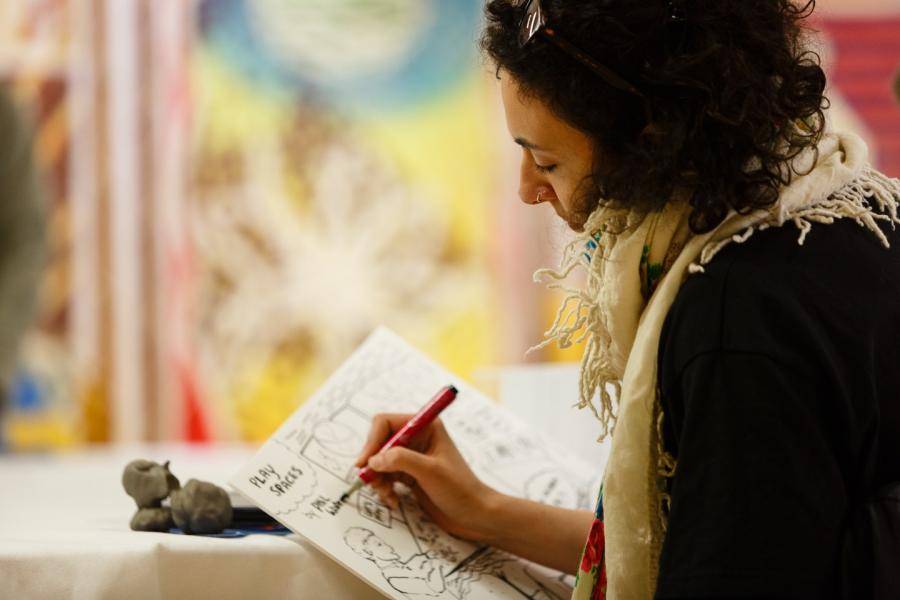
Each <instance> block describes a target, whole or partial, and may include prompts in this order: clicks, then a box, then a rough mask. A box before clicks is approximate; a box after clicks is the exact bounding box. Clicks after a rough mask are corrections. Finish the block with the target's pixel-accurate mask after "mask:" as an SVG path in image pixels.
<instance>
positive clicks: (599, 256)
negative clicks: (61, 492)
mask: <svg viewBox="0 0 900 600" xmlns="http://www.w3.org/2000/svg"><path fill="white" fill-rule="evenodd" d="M867 155H868V152H867V149H866V146H865V144H864V143H863V142H862V140H861V139H860V138H858V137H857V136H855V135H845V134H828V135H825V136H823V138H822V140H821V141H820V143H819V145H818V151H814V150H811V149H810V150H807V151H805V152H804V153H803V154H801V155H799V156H798V157H797V158H796V159H795V160H794V163H793V164H794V167H795V169H796V172H798V173H807V174H806V175H799V176H795V177H794V179H793V180H792V182H791V183H790V184H789V185H788V186H786V187H785V188H784V189H783V190H782V192H781V195H780V197H779V200H778V202H777V203H776V204H775V205H774V206H772V207H771V208H770V209H767V210H760V211H756V212H754V213H751V214H748V215H738V214H731V215H729V217H728V218H726V220H725V221H724V222H723V223H722V224H721V225H719V226H718V227H717V228H716V229H715V230H714V231H712V232H710V233H706V234H702V235H693V234H691V232H690V230H689V228H688V225H687V217H688V214H689V212H690V207H689V206H688V205H687V204H686V203H685V202H679V201H673V202H670V203H669V204H668V205H667V206H666V207H665V208H664V209H663V211H662V212H661V213H656V214H654V215H650V216H645V215H640V214H636V213H633V212H625V211H622V210H616V209H613V208H609V207H601V208H599V209H598V210H596V211H595V212H594V213H593V214H592V215H591V216H590V218H589V219H588V221H587V223H586V225H585V228H584V231H585V233H584V234H582V235H580V236H579V237H578V238H577V239H576V240H574V241H573V242H572V243H571V244H570V245H569V246H568V247H567V248H566V251H565V253H564V255H563V259H562V266H561V268H560V269H558V270H547V269H544V270H541V271H538V272H537V273H535V278H536V280H539V279H540V277H541V276H549V277H551V278H553V279H554V280H556V281H557V283H554V284H553V285H552V286H551V287H560V288H562V289H565V290H566V291H567V292H568V293H569V296H568V297H567V298H566V300H565V301H564V303H563V305H562V306H561V307H560V310H559V312H558V313H557V317H556V320H555V322H554V324H553V326H552V328H551V329H550V330H549V331H548V332H547V334H546V340H545V341H544V342H543V343H542V344H541V345H540V346H537V347H541V346H544V345H546V344H548V343H551V342H552V341H557V342H558V343H559V344H560V345H561V346H563V347H566V346H569V345H571V344H572V343H578V342H582V341H583V342H584V343H585V348H584V354H583V357H582V362H581V392H580V402H579V404H578V406H579V407H582V408H583V407H590V408H591V409H592V411H593V412H594V414H595V415H596V416H597V418H598V419H599V420H600V422H601V424H602V432H601V436H600V437H601V439H602V438H603V437H605V436H606V435H607V434H608V433H610V432H611V430H612V428H613V425H614V429H615V432H614V434H613V437H612V449H611V451H610V456H609V462H608V464H607V467H606V473H605V476H604V483H603V503H604V525H605V537H606V540H605V543H606V546H605V557H606V577H607V582H608V587H607V598H610V599H612V600H622V599H627V600H632V599H634V600H644V599H649V598H652V597H653V594H654V591H655V589H656V577H657V570H658V563H659V552H660V548H661V545H662V539H663V536H664V532H665V524H666V523H665V514H666V510H665V508H666V506H665V505H666V503H667V498H666V497H665V494H664V493H663V492H662V491H661V490H662V489H663V487H662V486H663V483H664V481H665V477H668V476H671V475H672V473H673V472H674V469H675V464H674V461H673V460H672V459H671V457H670V456H668V455H666V454H665V453H664V452H663V451H662V443H661V439H660V433H659V432H660V431H661V429H660V427H659V425H660V424H661V421H662V415H661V412H660V409H659V405H658V397H657V373H656V368H657V351H658V346H659V337H660V332H661V329H662V325H663V320H664V319H665V317H666V314H667V313H668V310H669V307H670V306H671V304H672V302H673V300H674V299H675V296H676V294H677V293H678V289H679V288H680V287H681V283H682V282H683V281H684V279H685V277H687V276H688V274H690V273H698V272H702V271H703V265H705V264H707V263H708V262H709V261H710V260H712V259H713V257H715V255H716V254H717V253H718V252H719V251H720V250H721V249H722V248H723V247H725V246H726V245H728V244H729V243H741V242H743V241H745V240H747V239H748V238H749V237H750V236H751V235H753V233H754V232H755V231H759V230H763V229H766V228H768V227H779V226H781V225H784V224H785V223H788V222H792V223H794V224H795V225H796V226H797V228H798V229H799V231H800V233H799V240H798V241H799V243H800V244H803V241H804V239H805V237H806V235H807V234H808V233H809V230H810V227H811V225H812V223H832V222H834V221H835V220H836V219H842V218H851V219H854V220H856V221H857V222H858V223H859V224H860V225H861V226H863V227H865V228H866V229H868V230H870V231H871V232H872V233H873V234H875V235H876V236H878V238H879V239H880V240H881V242H882V243H883V244H884V245H885V246H887V245H888V241H887V238H886V237H885V236H884V234H883V232H882V231H881V229H880V228H879V224H880V222H883V223H884V224H886V225H887V226H890V227H893V226H894V225H895V224H896V223H900V218H898V213H897V208H898V206H897V203H898V200H900V181H898V180H896V179H888V178H887V177H885V176H884V175H882V174H881V173H878V172H877V171H875V170H873V169H872V168H871V167H869V166H868V164H867V162H866V159H867ZM598 233H599V236H598V235H597V234H598ZM648 240H651V241H648ZM597 242H599V247H597V249H596V250H595V252H594V257H593V259H590V258H589V257H586V256H584V255H583V254H582V249H583V248H584V246H585V245H586V244H596V243H597ZM645 247H646V248H647V249H645ZM648 251H649V253H650V255H651V256H650V259H651V260H650V262H651V263H662V264H663V266H664V268H667V269H668V270H667V273H666V274H665V275H664V276H663V278H662V279H661V280H660V282H659V285H658V287H657V288H656V289H655V291H653V293H652V296H650V298H649V300H648V301H645V299H644V296H643V294H642V293H641V276H640V265H641V264H642V256H643V257H644V260H645V261H646V254H647V252H648ZM578 266H581V267H584V268H585V270H586V271H587V282H586V285H585V287H584V289H583V290H578V289H572V288H565V287H563V286H562V284H561V283H559V282H560V281H561V280H562V279H565V278H566V276H568V275H569V274H570V273H571V272H572V271H573V270H574V269H575V268H576V267H578ZM537 347H536V348H537ZM611 391H612V394H611V393H610V392H611ZM616 397H618V400H617V402H615V398H616ZM595 399H596V400H595ZM614 402H615V404H616V405H617V410H614Z"/></svg>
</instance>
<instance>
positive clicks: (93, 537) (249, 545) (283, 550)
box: [0, 445, 383, 600]
mask: <svg viewBox="0 0 900 600" xmlns="http://www.w3.org/2000/svg"><path fill="white" fill-rule="evenodd" d="M251 454H252V449H250V448H248V447H242V446H240V447H236V446H229V447H221V446H219V447H202V446H198V447H191V446H185V445H177V446H175V445H173V446H155V447H146V446H143V447H116V448H106V449H97V450H93V451H86V452H78V453H74V454H69V455H62V456H15V455H12V456H0V598H16V599H26V598H48V599H50V598H52V599H54V600H56V599H61V598H73V599H86V598H111V599H113V598H127V599H143V598H147V599H155V598H166V599H178V598H186V599H187V598H190V599H194V598H217V599H229V598H252V599H265V598H279V599H286V598H309V599H316V600H318V599H329V600H330V599H334V600H344V599H346V600H351V599H353V600H369V599H380V598H382V597H383V596H381V594H379V593H378V592H376V591H374V590H373V589H372V588H371V587H369V586H368V585H366V584H365V583H363V582H362V581H360V580H359V579H357V578H356V577H355V576H354V575H352V574H351V573H350V572H348V571H347V570H345V569H344V568H343V567H341V566H339V565H338V564H337V563H335V562H333V561H332V560H331V559H330V558H328V557H327V556H325V555H323V554H321V553H320V552H318V551H317V550H316V549H314V548H312V547H311V546H310V545H309V544H307V543H306V542H305V541H303V540H302V539H300V538H299V537H298V536H296V535H290V536H286V537H280V536H271V535H253V536H248V537H245V538H238V539H217V538H207V537H198V536H187V535H173V534H166V533H147V532H134V531H131V530H130V529H129V528H128V523H129V521H130V519H131V516H132V515H133V514H134V512H135V510H136V508H135V505H134V502H133V501H132V500H131V498H129V497H128V496H126V495H125V492H124V491H123V490H122V486H121V483H120V479H121V475H122V468H123V467H124V466H125V464H126V463H127V462H128V461H130V460H132V459H134V458H148V459H151V460H157V461H160V462H162V461H163V460H166V459H169V460H171V461H172V464H171V469H172V471H173V472H174V473H175V474H176V475H177V476H178V478H179V479H180V480H181V482H182V484H183V483H185V482H187V480H188V479H190V478H192V477H193V478H196V479H203V480H207V481H212V482H214V483H217V484H219V485H223V484H224V482H225V481H226V480H227V478H228V477H229V476H230V475H231V473H232V471H233V470H234V469H235V468H236V467H237V466H238V465H240V464H241V463H242V462H243V461H244V460H246V459H247V458H248V457H249V456H250V455H251Z"/></svg>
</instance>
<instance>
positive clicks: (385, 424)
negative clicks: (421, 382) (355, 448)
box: [354, 413, 413, 467]
mask: <svg viewBox="0 0 900 600" xmlns="http://www.w3.org/2000/svg"><path fill="white" fill-rule="evenodd" d="M412 417H413V415H412V414H409V413H379V414H377V415H375V417H374V418H373V419H372V426H371V427H370V428H369V435H368V437H367V438H366V443H365V444H363V447H362V450H360V452H359V457H358V458H357V459H356V462H355V463H354V464H355V465H356V466H357V467H362V466H363V465H365V464H366V462H367V461H368V460H369V457H370V456H372V455H373V454H375V453H376V452H378V451H379V450H381V447H382V446H383V445H384V443H385V442H386V441H387V440H388V438H389V437H390V436H391V435H392V434H393V433H394V432H395V431H397V430H398V429H400V428H401V427H403V426H404V425H405V424H406V422H407V421H409V420H410V419H411V418H412Z"/></svg>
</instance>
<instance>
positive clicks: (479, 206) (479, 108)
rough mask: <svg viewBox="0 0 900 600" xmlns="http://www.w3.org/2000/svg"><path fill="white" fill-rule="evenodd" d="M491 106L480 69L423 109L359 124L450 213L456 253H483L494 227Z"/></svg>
mask: <svg viewBox="0 0 900 600" xmlns="http://www.w3.org/2000/svg"><path fill="white" fill-rule="evenodd" d="M490 107H491V102H490V97H489V90H488V89H487V88H486V87H485V84H484V80H483V79H482V77H481V76H480V74H477V73H476V74H473V75H472V76H470V77H469V78H467V79H466V80H465V81H463V82H461V83H460V85H458V86H457V87H456V88H455V89H453V90H451V91H448V92H447V93H446V94H443V95H441V96H440V97H439V98H437V99H435V100H434V101H432V102H430V103H427V104H425V105H423V106H421V107H417V108H413V109H410V110H408V111H404V112H399V111H398V113H396V114H393V115H383V114H378V115H374V116H372V117H371V118H366V117H363V118H362V120H361V122H360V123H359V127H360V129H361V130H362V132H363V134H364V135H363V136H362V137H363V138H364V139H366V140H367V141H368V143H369V144H370V145H371V148H372V150H373V151H374V152H376V153H378V154H379V155H381V156H384V157H385V158H387V159H388V160H390V161H391V162H392V164H394V165H395V166H396V167H397V168H398V169H399V171H400V174H401V176H402V177H403V179H404V180H406V181H409V182H410V183H412V184H413V185H416V186H418V187H421V188H422V189H424V190H426V191H427V192H428V194H427V195H428V196H429V197H431V198H434V199H435V201H436V203H437V206H438V208H439V209H440V210H442V211H443V212H444V213H445V214H446V215H447V218H448V222H449V226H450V248H449V250H450V252H451V254H454V255H456V254H457V253H460V254H462V255H467V256H468V255H475V256H481V255H483V254H484V252H485V249H486V248H487V244H486V240H487V239H488V237H489V236H490V235H491V229H492V228H493V224H492V223H490V222H489V220H488V218H487V215H488V214H489V211H488V203H489V202H491V201H492V200H493V199H492V198H491V197H490V195H491V192H492V186H493V181H494V180H495V177H496V170H495V167H494V165H495V164H496V158H495V156H494V155H493V153H492V152H491V148H493V147H494V145H495V144H494V127H493V124H492V123H491V118H492V113H491V110H490Z"/></svg>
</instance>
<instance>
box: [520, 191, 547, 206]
mask: <svg viewBox="0 0 900 600" xmlns="http://www.w3.org/2000/svg"><path fill="white" fill-rule="evenodd" d="M545 196H546V191H545V190H538V191H537V193H536V194H534V193H531V192H526V195H523V196H522V202H524V203H525V204H531V205H532V206H533V205H535V204H540V203H541V202H545V201H546V198H545Z"/></svg>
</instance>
